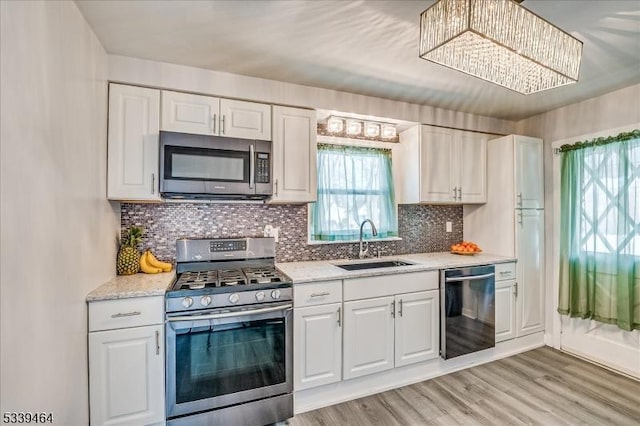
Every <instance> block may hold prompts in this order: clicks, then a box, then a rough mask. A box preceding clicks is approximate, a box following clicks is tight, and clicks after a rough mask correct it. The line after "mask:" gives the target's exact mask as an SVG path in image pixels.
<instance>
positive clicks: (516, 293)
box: [513, 282, 518, 297]
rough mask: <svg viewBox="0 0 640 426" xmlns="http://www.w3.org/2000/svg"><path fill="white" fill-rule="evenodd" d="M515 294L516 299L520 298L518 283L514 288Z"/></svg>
mask: <svg viewBox="0 0 640 426" xmlns="http://www.w3.org/2000/svg"><path fill="white" fill-rule="evenodd" d="M513 294H515V296H516V297H518V283H517V282H516V285H514V286H513Z"/></svg>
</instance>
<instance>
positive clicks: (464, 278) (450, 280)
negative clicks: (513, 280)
mask: <svg viewBox="0 0 640 426" xmlns="http://www.w3.org/2000/svg"><path fill="white" fill-rule="evenodd" d="M494 275H495V273H493V272H491V273H490V274H482V275H464V276H461V277H451V278H446V279H445V281H446V282H448V283H453V282H459V281H477V280H484V279H487V278H491V277H493V276H494Z"/></svg>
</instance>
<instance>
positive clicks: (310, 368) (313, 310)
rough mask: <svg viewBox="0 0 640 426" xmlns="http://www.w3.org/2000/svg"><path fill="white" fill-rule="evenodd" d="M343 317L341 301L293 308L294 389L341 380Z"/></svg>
mask: <svg viewBox="0 0 640 426" xmlns="http://www.w3.org/2000/svg"><path fill="white" fill-rule="evenodd" d="M341 316H342V303H332V304H330V305H320V306H310V307H307V308H296V309H295V310H294V321H293V330H294V331H293V346H294V348H295V349H294V352H293V354H294V355H293V367H294V371H293V380H294V384H293V386H294V390H296V391H299V390H302V389H309V388H312V387H314V386H320V385H326V384H328V383H334V382H338V381H340V380H341V379H342V318H341Z"/></svg>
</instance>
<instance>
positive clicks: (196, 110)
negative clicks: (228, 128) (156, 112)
mask: <svg viewBox="0 0 640 426" xmlns="http://www.w3.org/2000/svg"><path fill="white" fill-rule="evenodd" d="M219 117H220V99H219V98H214V97H211V96H201V95H192V94H189V93H178V92H171V91H168V90H163V91H162V125H161V126H160V127H161V128H162V130H167V131H171V132H182V133H195V134H199V135H217V134H219V126H218V123H217V121H218V120H219Z"/></svg>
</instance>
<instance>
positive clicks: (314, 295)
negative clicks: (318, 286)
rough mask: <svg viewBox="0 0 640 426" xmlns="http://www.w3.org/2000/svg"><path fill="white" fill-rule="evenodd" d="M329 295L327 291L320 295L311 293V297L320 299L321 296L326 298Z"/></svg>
mask: <svg viewBox="0 0 640 426" xmlns="http://www.w3.org/2000/svg"><path fill="white" fill-rule="evenodd" d="M330 294H331V293H329V292H328V291H323V292H322V293H311V297H322V296H328V295H330Z"/></svg>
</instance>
